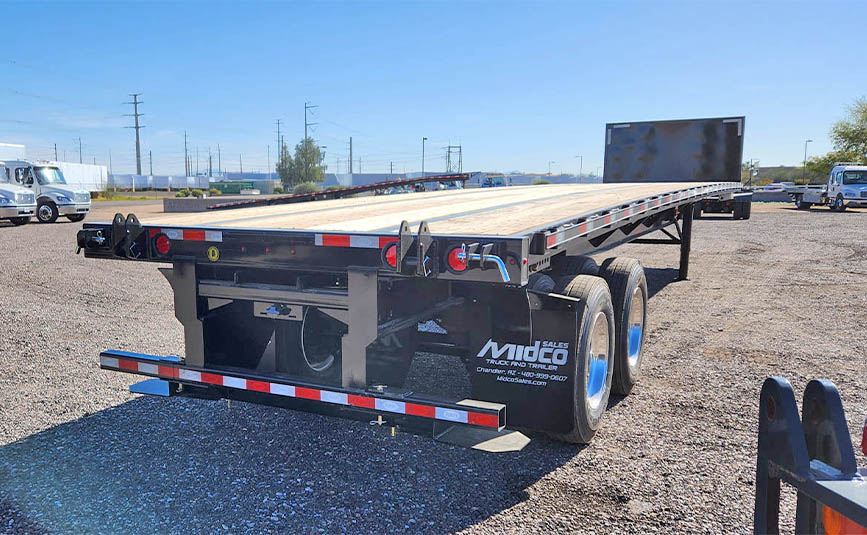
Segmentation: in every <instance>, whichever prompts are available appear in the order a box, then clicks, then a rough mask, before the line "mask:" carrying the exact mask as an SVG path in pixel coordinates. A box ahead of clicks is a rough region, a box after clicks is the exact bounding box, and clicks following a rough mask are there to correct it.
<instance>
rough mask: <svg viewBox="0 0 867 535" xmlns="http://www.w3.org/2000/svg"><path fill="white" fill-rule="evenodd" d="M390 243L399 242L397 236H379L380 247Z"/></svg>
mask: <svg viewBox="0 0 867 535" xmlns="http://www.w3.org/2000/svg"><path fill="white" fill-rule="evenodd" d="M389 243H397V238H392V237H391V236H380V237H379V248H380V249H382V248H383V247H385V246H386V245H388V244H389Z"/></svg>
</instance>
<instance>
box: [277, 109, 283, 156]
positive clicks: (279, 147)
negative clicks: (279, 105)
mask: <svg viewBox="0 0 867 535" xmlns="http://www.w3.org/2000/svg"><path fill="white" fill-rule="evenodd" d="M282 140H283V138H282V137H280V119H277V162H280V161H281V160H282V159H283V144H282V143H281V141H282Z"/></svg>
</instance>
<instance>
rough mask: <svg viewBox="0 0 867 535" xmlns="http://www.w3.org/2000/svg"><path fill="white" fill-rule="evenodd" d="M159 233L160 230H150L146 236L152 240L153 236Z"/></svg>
mask: <svg viewBox="0 0 867 535" xmlns="http://www.w3.org/2000/svg"><path fill="white" fill-rule="evenodd" d="M159 233H160V229H158V228H152V229H150V230H148V235H149V236H150V237H151V238H153V237H154V236H156V235H157V234H159Z"/></svg>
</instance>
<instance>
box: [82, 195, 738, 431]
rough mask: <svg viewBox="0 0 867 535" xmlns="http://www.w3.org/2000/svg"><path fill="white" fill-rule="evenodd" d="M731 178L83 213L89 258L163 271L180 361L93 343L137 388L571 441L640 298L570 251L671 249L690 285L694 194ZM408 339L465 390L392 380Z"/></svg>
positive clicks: (616, 267) (592, 410)
mask: <svg viewBox="0 0 867 535" xmlns="http://www.w3.org/2000/svg"><path fill="white" fill-rule="evenodd" d="M740 187H741V186H740V184H739V183H726V182H716V183H714V182H711V183H707V182H703V183H695V182H684V183H674V182H669V183H639V184H628V183H620V184H573V185H546V186H527V187H510V188H494V189H487V188H486V189H470V190H451V191H437V192H426V193H417V194H413V195H397V196H388V197H360V198H349V199H335V200H326V201H317V202H315V203H304V204H290V205H278V206H264V207H255V208H240V209H235V210H229V211H214V212H208V213H202V212H199V213H195V214H166V215H155V216H153V217H150V218H148V219H147V220H145V221H139V220H138V218H137V217H136V216H134V215H132V214H130V215H128V216H126V217H124V216H123V215H122V214H117V215H116V216H115V218H114V220H113V221H112V222H106V223H87V224H85V225H84V227H83V229H82V230H81V231H80V232H79V233H78V236H77V243H78V246H79V248H80V250H84V253H85V256H86V257H88V258H93V259H125V260H130V261H132V260H136V261H146V262H154V263H158V264H164V265H165V267H161V268H160V271H161V272H162V273H163V275H164V276H165V277H166V278H167V279H168V281H169V283H170V284H171V286H172V289H173V291H174V300H175V315H176V317H177V318H178V320H179V321H180V322H181V323H182V324H183V326H184V336H185V346H186V349H185V354H184V356H183V357H163V356H154V355H147V354H139V353H128V352H120V351H105V352H103V353H102V354H101V355H100V366H101V367H102V368H104V369H108V370H117V371H122V372H128V373H134V374H139V375H145V376H149V377H151V378H152V379H150V380H148V381H145V382H144V383H141V384H139V385H135V386H134V387H133V388H132V389H133V391H135V392H141V393H148V394H159V395H165V396H174V395H182V396H190V397H199V398H207V399H218V398H226V399H241V400H246V401H253V402H257V403H264V404H272V405H278V406H284V407H290V408H295V409H303V410H326V411H327V412H331V413H337V414H342V415H346V416H358V415H362V416H363V417H365V418H370V415H371V414H374V415H377V416H378V417H384V418H385V419H386V421H390V422H404V421H407V420H412V421H413V422H415V423H418V422H423V421H428V422H431V423H433V424H434V426H433V427H434V432H435V433H438V432H439V431H442V430H443V429H444V428H449V427H450V426H460V425H468V426H475V427H479V428H485V429H488V430H491V431H492V432H497V431H500V430H502V429H504V428H505V427H507V426H508V427H509V428H517V429H525V430H532V431H541V432H545V433H547V434H549V435H552V436H554V437H557V438H560V439H563V440H566V441H570V442H579V443H586V442H588V441H589V440H590V439H591V438H592V436H593V434H594V433H595V431H596V429H598V427H599V424H600V420H601V418H602V415H603V413H604V412H605V409H606V407H607V401H608V397H609V394H610V393H611V392H614V393H617V394H622V395H625V394H627V393H628V392H629V391H630V390H631V388H632V386H633V385H634V384H635V382H636V381H637V380H638V376H639V371H640V364H641V355H642V348H643V344H644V333H645V322H646V317H647V297H648V292H647V284H646V280H645V277H644V272H643V269H642V268H641V265H640V264H639V263H638V262H637V261H636V260H634V259H628V258H613V259H608V260H606V261H605V262H603V263H602V265H601V266H597V265H596V264H595V262H593V261H592V260H591V259H589V258H588V257H587V256H585V255H589V254H593V253H598V252H601V251H604V250H607V249H611V248H613V247H616V246H618V245H621V244H624V243H628V242H632V243H646V244H675V245H678V246H679V249H680V264H679V275H680V278H682V279H685V278H686V277H687V276H688V270H689V254H690V244H691V237H692V216H693V205H694V204H695V203H696V202H699V201H701V200H702V199H704V198H706V197H708V196H713V195H720V194H724V193H726V192H730V191H737V190H739V189H740ZM651 233H660V235H661V237H649V236H648V235H650V234H651ZM431 322H433V323H431ZM420 325H427V326H428V328H424V329H420V328H419V327H420ZM431 325H432V327H430V326H431ZM141 328H145V326H141ZM417 351H418V352H426V353H432V354H435V355H442V356H451V357H450V358H449V359H444V360H442V362H443V364H442V366H443V367H445V366H451V365H453V364H454V363H455V362H457V359H455V357H459V358H460V361H461V362H462V363H463V366H460V365H458V367H463V368H464V369H465V373H466V374H468V378H469V385H470V386H469V391H468V392H466V393H465V394H466V395H463V394H461V395H459V396H458V397H449V396H446V395H445V394H443V391H451V390H453V389H451V388H440V387H444V386H445V385H444V384H443V383H442V382H439V383H437V382H436V381H434V382H435V383H436V384H434V385H433V386H432V387H431V388H430V391H424V392H420V391H418V390H416V389H413V388H407V387H406V385H405V381H406V378H407V374H408V371H409V368H410V365H411V363H412V361H413V359H414V356H415V355H416V352H417ZM449 363H451V364H449ZM461 373H463V371H462V372H461Z"/></svg>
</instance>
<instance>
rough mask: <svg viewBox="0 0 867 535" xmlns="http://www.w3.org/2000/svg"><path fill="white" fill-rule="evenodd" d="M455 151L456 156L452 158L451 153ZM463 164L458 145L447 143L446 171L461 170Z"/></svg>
mask: <svg viewBox="0 0 867 535" xmlns="http://www.w3.org/2000/svg"><path fill="white" fill-rule="evenodd" d="M453 153H457V158H453V157H452V154H453ZM462 166H463V155H462V154H461V146H460V145H448V146H447V147H446V173H454V172H458V173H460V172H461V167H462Z"/></svg>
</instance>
